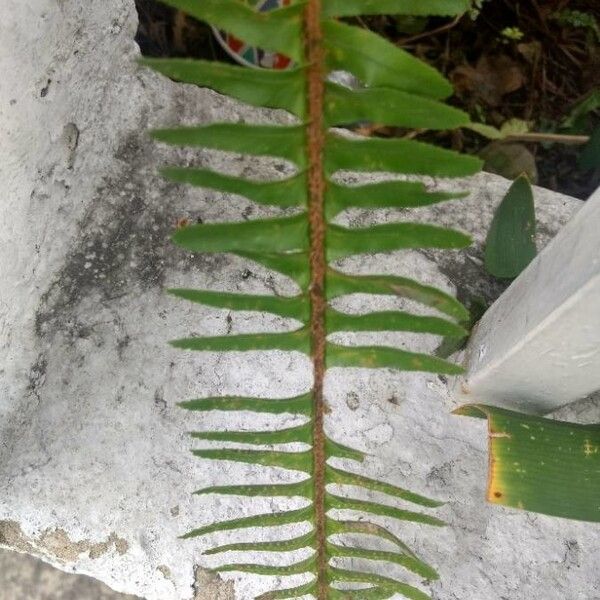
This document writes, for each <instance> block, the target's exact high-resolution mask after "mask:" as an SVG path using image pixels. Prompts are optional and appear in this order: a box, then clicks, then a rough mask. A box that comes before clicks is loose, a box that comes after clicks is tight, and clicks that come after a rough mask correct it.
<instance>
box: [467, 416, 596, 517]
mask: <svg viewBox="0 0 600 600" xmlns="http://www.w3.org/2000/svg"><path fill="white" fill-rule="evenodd" d="M455 414H461V415H467V416H471V417H482V418H487V419H488V426H489V440H490V461H489V464H490V473H489V478H488V491H487V499H488V501H489V502H492V503H493V504H502V505H504V506H510V507H512V508H519V509H522V510H529V511H533V512H539V513H543V514H546V515H554V516H557V517H564V518H567V519H578V520H581V521H592V522H596V523H598V522H600V501H599V499H600V425H577V424H574V423H566V422H564V421H555V420H553V419H545V418H542V417H534V416H530V415H524V414H520V413H517V412H514V411H511V410H506V409H503V408H496V407H493V406H487V405H484V404H472V405H467V406H463V407H461V408H459V409H458V410H456V411H455Z"/></svg>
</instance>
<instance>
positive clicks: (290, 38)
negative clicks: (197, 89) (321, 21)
mask: <svg viewBox="0 0 600 600" xmlns="http://www.w3.org/2000/svg"><path fill="white" fill-rule="evenodd" d="M163 1H164V2H165V4H168V5H170V6H172V7H174V8H177V9H178V10H182V11H184V12H186V13H187V14H188V15H190V16H191V17H195V18H196V19H199V20H200V21H206V22H207V23H210V24H211V25H214V26H215V27H218V28H219V29H224V30H225V31H227V32H228V33H232V34H234V35H235V36H236V37H238V38H239V39H241V40H243V41H244V42H246V43H247V44H250V45H255V46H258V47H259V48H263V49H265V50H272V51H273V52H280V53H282V54H286V55H287V56H289V57H290V58H293V59H294V60H296V61H301V60H302V59H303V58H304V48H303V46H302V13H303V11H304V3H295V4H293V5H292V6H288V7H286V8H281V9H279V10H272V11H269V12H258V11H256V10H254V9H252V8H251V7H250V6H248V4H247V3H244V2H240V1H239V0H202V1H201V2H198V0H163Z"/></svg>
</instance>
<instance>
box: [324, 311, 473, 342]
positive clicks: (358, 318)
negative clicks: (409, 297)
mask: <svg viewBox="0 0 600 600" xmlns="http://www.w3.org/2000/svg"><path fill="white" fill-rule="evenodd" d="M335 331H414V332H416V333H431V334H435V335H443V336H449V337H464V336H465V335H467V330H466V329H464V328H463V327H460V326H459V325H456V324H455V323H452V322H451V321H447V320H446V319H440V318H439V317H422V316H419V315H413V314H411V313H407V312H402V311H382V312H375V313H369V314H366V315H349V314H346V313H340V312H338V311H336V310H333V309H329V310H328V311H327V332H328V333H333V332H335Z"/></svg>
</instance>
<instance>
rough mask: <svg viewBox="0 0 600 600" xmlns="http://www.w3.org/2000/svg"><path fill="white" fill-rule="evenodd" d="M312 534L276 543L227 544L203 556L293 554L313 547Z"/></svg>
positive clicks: (313, 537) (207, 551)
mask: <svg viewBox="0 0 600 600" xmlns="http://www.w3.org/2000/svg"><path fill="white" fill-rule="evenodd" d="M314 542H315V534H314V532H311V533H307V534H306V535H301V536H300V537H296V538H293V539H289V540H281V541H276V542H241V543H239V544H227V545H226V546H218V547H216V548H211V549H210V550H206V551H205V552H204V554H206V555H211V554H219V553H221V552H230V551H234V552H293V551H294V550H301V549H302V548H309V547H312V546H314Z"/></svg>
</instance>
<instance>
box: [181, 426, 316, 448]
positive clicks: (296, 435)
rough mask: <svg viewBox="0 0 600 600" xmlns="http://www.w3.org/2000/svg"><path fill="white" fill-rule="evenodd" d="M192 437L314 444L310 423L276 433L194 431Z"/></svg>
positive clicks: (248, 441)
mask: <svg viewBox="0 0 600 600" xmlns="http://www.w3.org/2000/svg"><path fill="white" fill-rule="evenodd" d="M191 435H192V437H193V438H195V439H197V440H211V441H220V442H235V443H238V444H256V445H265V444H290V443H293V442H301V443H304V444H310V443H312V426H311V422H310V421H308V422H307V423H305V424H304V425H300V426H299V427H290V428H288V429H278V430H276V431H194V432H192V434H191Z"/></svg>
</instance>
